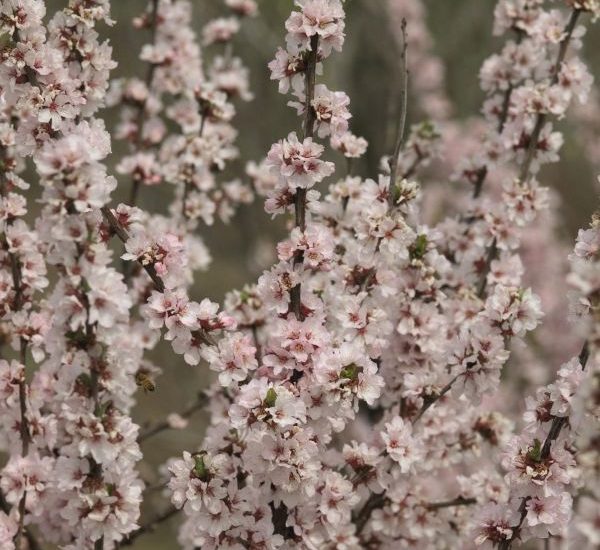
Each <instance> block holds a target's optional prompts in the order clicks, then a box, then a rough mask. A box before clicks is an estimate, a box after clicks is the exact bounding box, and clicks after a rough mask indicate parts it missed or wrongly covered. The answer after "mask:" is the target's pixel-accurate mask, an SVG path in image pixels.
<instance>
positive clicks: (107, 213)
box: [100, 206, 217, 346]
mask: <svg viewBox="0 0 600 550" xmlns="http://www.w3.org/2000/svg"><path fill="white" fill-rule="evenodd" d="M100 210H101V212H102V215H103V216H104V219H105V220H106V223H108V225H109V226H110V228H111V229H112V231H113V233H114V234H115V235H116V236H117V237H119V239H120V240H121V242H123V244H125V243H127V241H128V240H129V233H128V232H127V230H126V229H125V228H124V227H123V226H122V225H121V223H120V222H119V220H117V218H116V216H115V215H114V214H113V212H112V210H111V209H110V208H109V207H108V206H103V207H102V208H101V209H100ZM138 263H139V264H140V265H141V266H142V267H143V268H144V270H145V271H146V273H147V274H148V276H149V277H150V279H152V282H153V283H154V286H155V288H156V290H158V292H160V293H161V294H164V292H165V289H166V287H165V283H164V282H163V280H162V279H161V278H160V276H159V275H158V273H156V269H155V268H154V264H152V263H149V264H144V263H142V262H140V261H139V260H138ZM192 337H193V338H195V339H197V340H199V341H201V342H202V343H204V344H206V345H208V346H215V345H216V344H217V343H216V341H215V339H214V338H213V337H212V336H211V335H210V334H209V333H208V332H206V331H205V330H203V329H198V330H193V331H192Z"/></svg>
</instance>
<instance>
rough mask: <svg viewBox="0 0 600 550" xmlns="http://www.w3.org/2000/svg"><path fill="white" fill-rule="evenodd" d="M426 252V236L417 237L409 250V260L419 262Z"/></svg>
mask: <svg viewBox="0 0 600 550" xmlns="http://www.w3.org/2000/svg"><path fill="white" fill-rule="evenodd" d="M425 252H427V235H419V236H418V237H417V238H416V239H415V242H414V243H413V244H412V246H411V248H410V258H411V260H420V259H421V258H422V257H423V256H425Z"/></svg>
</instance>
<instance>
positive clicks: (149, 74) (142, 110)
mask: <svg viewBox="0 0 600 550" xmlns="http://www.w3.org/2000/svg"><path fill="white" fill-rule="evenodd" d="M158 4H159V0H152V12H151V15H150V32H151V35H152V39H151V42H152V44H155V43H156V34H157V28H158ZM155 72H156V63H152V62H150V63H149V64H148V70H147V71H146V78H145V84H146V97H145V98H144V100H143V101H141V102H140V103H139V104H138V113H137V118H136V127H137V133H136V135H135V138H134V141H133V147H134V149H137V150H139V149H140V148H141V146H142V127H143V125H144V117H145V116H146V107H147V105H148V100H149V99H150V89H151V87H152V81H153V80H154V73H155ZM139 189H140V182H139V180H136V179H134V180H133V184H132V186H131V194H130V196H129V204H130V205H131V206H134V205H135V203H136V202H137V198H138V193H139Z"/></svg>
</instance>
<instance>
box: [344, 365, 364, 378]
mask: <svg viewBox="0 0 600 550" xmlns="http://www.w3.org/2000/svg"><path fill="white" fill-rule="evenodd" d="M360 372H362V367H359V366H358V365H357V364H356V363H350V364H349V365H346V366H345V367H344V368H343V369H342V370H341V372H340V377H341V378H347V379H348V380H358V375H359V373H360Z"/></svg>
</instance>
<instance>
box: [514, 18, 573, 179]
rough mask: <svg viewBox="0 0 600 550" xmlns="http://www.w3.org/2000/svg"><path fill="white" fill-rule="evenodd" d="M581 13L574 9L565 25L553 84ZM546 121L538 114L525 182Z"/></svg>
mask: <svg viewBox="0 0 600 550" xmlns="http://www.w3.org/2000/svg"><path fill="white" fill-rule="evenodd" d="M580 15H581V10H579V9H574V10H573V12H572V13H571V17H570V18H569V22H568V23H567V26H566V27H565V36H564V37H563V39H562V40H561V42H560V46H559V49H558V56H557V58H556V62H555V63H554V67H553V73H554V74H553V77H552V81H551V85H554V84H556V83H557V82H558V75H559V72H560V66H561V65H562V63H563V61H564V60H565V56H566V55H567V49H568V47H569V42H570V41H571V37H572V36H573V31H574V30H575V26H576V25H577V20H578V19H579V16H580ZM545 123H546V114H545V113H540V114H539V115H538V116H537V120H536V122H535V126H534V128H533V132H532V133H531V137H530V138H529V147H528V149H527V154H526V156H525V161H524V162H523V165H522V166H521V172H520V174H519V180H520V181H521V183H523V182H524V181H525V180H526V178H527V177H528V175H529V170H530V169H531V163H532V162H533V157H534V156H535V151H536V149H537V146H538V140H539V138H540V134H541V132H542V129H543V127H544V124H545Z"/></svg>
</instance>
